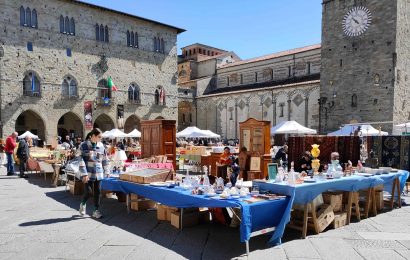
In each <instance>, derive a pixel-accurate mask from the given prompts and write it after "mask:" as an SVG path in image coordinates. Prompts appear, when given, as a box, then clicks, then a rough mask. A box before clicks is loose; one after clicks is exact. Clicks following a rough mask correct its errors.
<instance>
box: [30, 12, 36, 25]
mask: <svg viewBox="0 0 410 260" xmlns="http://www.w3.org/2000/svg"><path fill="white" fill-rule="evenodd" d="M31 27H33V28H37V11H36V9H33V11H32V12H31Z"/></svg>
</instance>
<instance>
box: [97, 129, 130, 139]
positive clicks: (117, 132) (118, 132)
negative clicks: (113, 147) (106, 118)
mask: <svg viewBox="0 0 410 260" xmlns="http://www.w3.org/2000/svg"><path fill="white" fill-rule="evenodd" d="M126 136H127V135H126V134H125V133H124V132H123V131H121V130H119V129H118V128H114V129H112V130H111V131H108V133H107V132H104V133H103V134H102V137H103V138H110V139H114V138H124V137H126Z"/></svg>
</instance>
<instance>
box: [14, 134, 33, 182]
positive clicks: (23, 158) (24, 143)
mask: <svg viewBox="0 0 410 260" xmlns="http://www.w3.org/2000/svg"><path fill="white" fill-rule="evenodd" d="M30 139H31V138H30V137H28V136H26V137H25V138H22V139H21V140H20V142H19V147H18V148H17V158H19V160H20V175H19V177H20V178H26V179H27V178H28V176H27V175H26V174H24V172H25V171H26V169H27V161H28V158H29V157H30V149H29V142H30Z"/></svg>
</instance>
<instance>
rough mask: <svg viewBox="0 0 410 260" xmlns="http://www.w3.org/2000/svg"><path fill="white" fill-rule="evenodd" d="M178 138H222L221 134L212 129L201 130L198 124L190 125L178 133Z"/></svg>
mask: <svg viewBox="0 0 410 260" xmlns="http://www.w3.org/2000/svg"><path fill="white" fill-rule="evenodd" d="M177 137H178V138H220V137H221V136H220V135H218V134H215V133H213V132H212V131H210V130H201V129H199V128H198V127H196V126H189V127H187V128H185V129H184V130H182V131H181V132H178V133H177Z"/></svg>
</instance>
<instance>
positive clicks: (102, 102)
mask: <svg viewBox="0 0 410 260" xmlns="http://www.w3.org/2000/svg"><path fill="white" fill-rule="evenodd" d="M94 103H95V105H96V106H101V107H110V106H112V105H113V104H114V98H113V97H111V98H107V97H96V98H95V100H94Z"/></svg>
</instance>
